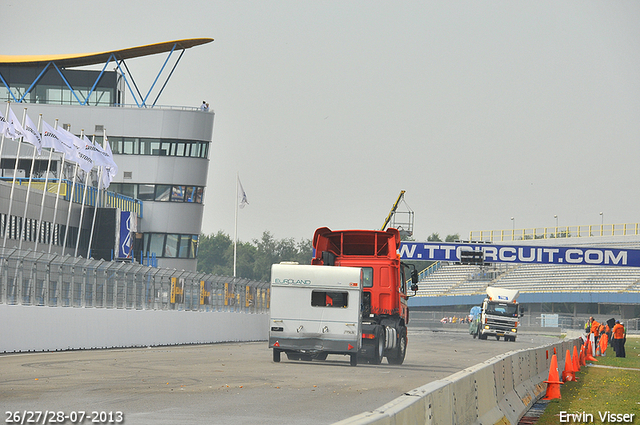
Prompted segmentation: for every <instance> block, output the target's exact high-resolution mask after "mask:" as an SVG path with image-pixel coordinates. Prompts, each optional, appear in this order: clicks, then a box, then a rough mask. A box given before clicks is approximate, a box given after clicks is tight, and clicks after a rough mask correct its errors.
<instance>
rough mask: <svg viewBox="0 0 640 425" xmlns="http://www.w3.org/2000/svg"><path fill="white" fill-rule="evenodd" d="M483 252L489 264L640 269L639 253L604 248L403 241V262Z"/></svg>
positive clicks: (636, 250)
mask: <svg viewBox="0 0 640 425" xmlns="http://www.w3.org/2000/svg"><path fill="white" fill-rule="evenodd" d="M462 250H467V251H484V261H485V262H487V263H531V264H589V265H598V266H618V267H640V250H638V249H617V248H602V247H592V248H586V247H566V246H537V245H525V246H516V245H493V244H472V243H444V242H402V244H401V245H400V258H401V259H402V260H428V261H453V262H457V261H460V251H462Z"/></svg>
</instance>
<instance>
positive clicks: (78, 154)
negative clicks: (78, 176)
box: [58, 128, 93, 173]
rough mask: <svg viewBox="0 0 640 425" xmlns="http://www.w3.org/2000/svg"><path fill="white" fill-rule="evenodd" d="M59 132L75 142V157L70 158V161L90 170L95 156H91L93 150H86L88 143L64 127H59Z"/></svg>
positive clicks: (85, 170) (82, 168)
mask: <svg viewBox="0 0 640 425" xmlns="http://www.w3.org/2000/svg"><path fill="white" fill-rule="evenodd" d="M58 132H60V133H61V134H63V135H64V136H66V137H67V139H68V140H70V141H71V142H72V143H73V146H74V148H75V158H73V159H70V161H73V162H75V163H76V164H78V165H79V166H80V169H81V170H82V171H84V172H85V173H88V172H90V171H91V169H92V168H93V158H91V152H90V151H87V150H86V144H85V143H84V142H83V141H82V139H80V138H79V137H78V136H76V135H75V134H73V133H71V132H70V131H67V130H65V129H63V128H59V129H58Z"/></svg>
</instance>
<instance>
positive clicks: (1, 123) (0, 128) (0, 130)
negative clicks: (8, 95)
mask: <svg viewBox="0 0 640 425" xmlns="http://www.w3.org/2000/svg"><path fill="white" fill-rule="evenodd" d="M7 128H8V124H7V119H6V118H5V117H4V114H3V113H2V111H0V134H5V133H6V132H7Z"/></svg>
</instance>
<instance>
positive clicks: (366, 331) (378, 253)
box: [311, 227, 418, 364]
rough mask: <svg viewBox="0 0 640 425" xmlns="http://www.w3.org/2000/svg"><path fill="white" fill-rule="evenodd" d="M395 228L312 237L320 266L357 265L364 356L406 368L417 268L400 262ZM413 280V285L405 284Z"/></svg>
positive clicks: (315, 260) (325, 232)
mask: <svg viewBox="0 0 640 425" xmlns="http://www.w3.org/2000/svg"><path fill="white" fill-rule="evenodd" d="M400 243H401V239H400V233H399V231H398V230H397V229H394V228H389V229H387V230H386V231H379V230H338V231H332V230H330V229H328V228H326V227H322V228H319V229H317V230H316V231H315V234H314V236H313V248H314V256H313V259H312V261H311V264H313V265H316V266H332V267H333V266H337V267H359V268H361V269H362V273H363V283H362V292H363V293H362V341H361V345H362V347H361V349H360V356H361V357H362V358H363V359H365V360H367V361H368V362H369V363H373V364H379V363H380V362H381V361H382V359H383V358H384V357H386V358H387V362H388V363H390V364H402V363H403V362H404V358H405V355H406V349H407V341H408V339H407V324H408V323H409V307H408V306H407V300H408V298H409V296H410V295H409V291H410V290H411V291H414V292H415V291H416V290H417V280H418V276H417V273H416V272H415V269H414V270H413V272H412V273H411V274H410V273H409V267H408V266H406V265H405V264H403V263H401V261H400V255H399V254H398V249H399V247H400ZM409 278H411V281H412V284H411V285H410V287H408V286H409V285H408V284H407V281H408V280H409Z"/></svg>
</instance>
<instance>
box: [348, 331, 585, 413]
mask: <svg viewBox="0 0 640 425" xmlns="http://www.w3.org/2000/svg"><path fill="white" fill-rule="evenodd" d="M581 343H582V341H581V339H580V338H576V339H572V340H565V341H562V342H559V343H555V344H550V345H547V346H543V347H539V348H534V349H530V350H519V351H512V352H510V353H506V354H503V355H500V356H496V357H494V358H492V359H490V360H487V361H486V362H484V363H480V364H478V365H475V366H473V367H470V368H467V369H464V370H462V371H460V372H458V373H455V374H453V375H451V376H449V377H447V378H444V379H440V380H438V381H434V382H431V383H429V384H427V385H425V386H422V387H420V388H416V389H414V390H412V391H409V392H408V393H406V394H404V395H402V396H400V397H398V398H397V399H395V400H393V401H391V402H390V403H387V404H385V405H384V406H382V407H380V408H379V409H376V410H375V411H373V412H365V413H361V414H360V415H356V416H353V417H351V418H348V419H345V420H342V421H340V422H337V424H339V425H389V424H425V425H426V424H441V425H458V424H474V423H476V424H497V423H502V424H517V423H518V421H519V420H520V418H522V416H523V415H524V414H525V413H526V412H527V410H529V408H531V406H533V404H534V403H535V402H536V401H537V400H538V399H540V398H541V397H542V396H543V395H544V392H545V390H546V385H545V384H544V382H543V381H545V380H546V379H547V378H548V376H549V367H550V364H551V357H552V355H553V354H554V352H555V353H557V359H558V365H563V364H564V363H565V353H566V351H567V349H568V350H570V351H573V347H574V346H578V347H579V346H580V344H581Z"/></svg>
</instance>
